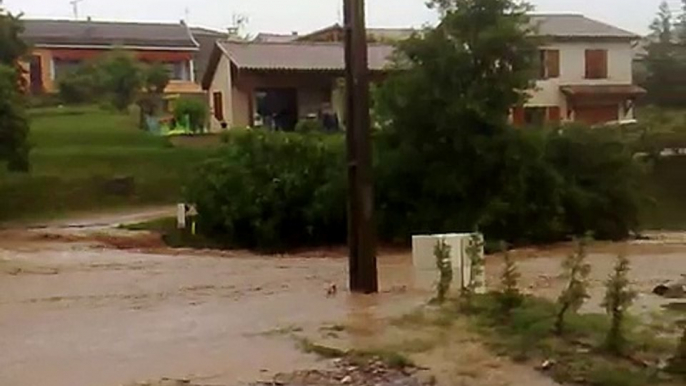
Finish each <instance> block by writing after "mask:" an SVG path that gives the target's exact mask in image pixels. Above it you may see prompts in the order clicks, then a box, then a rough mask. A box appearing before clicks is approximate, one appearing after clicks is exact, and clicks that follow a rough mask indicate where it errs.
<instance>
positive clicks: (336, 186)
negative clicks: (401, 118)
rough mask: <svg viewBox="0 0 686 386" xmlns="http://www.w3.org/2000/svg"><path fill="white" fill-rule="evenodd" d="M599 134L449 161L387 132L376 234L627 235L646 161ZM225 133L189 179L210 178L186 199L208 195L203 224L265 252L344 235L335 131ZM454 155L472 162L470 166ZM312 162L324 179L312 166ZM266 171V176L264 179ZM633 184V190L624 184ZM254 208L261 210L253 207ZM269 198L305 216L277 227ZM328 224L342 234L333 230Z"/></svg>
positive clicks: (381, 139)
mask: <svg viewBox="0 0 686 386" xmlns="http://www.w3.org/2000/svg"><path fill="white" fill-rule="evenodd" d="M598 136H599V134H588V135H586V134H583V135H582V134H578V133H576V131H575V130H571V131H565V132H564V133H552V132H544V131H530V132H523V131H517V130H509V131H507V132H503V133H501V134H499V135H498V136H495V137H490V140H487V138H483V140H481V139H480V140H479V146H478V148H477V149H472V150H473V151H475V152H472V150H470V151H466V152H465V149H464V148H463V147H459V146H457V145H455V146H454V147H446V148H445V149H444V150H442V151H446V152H450V153H451V154H453V157H454V158H452V159H450V160H445V161H444V162H438V161H437V160H436V161H434V160H430V161H431V162H427V163H422V162H420V160H419V159H418V158H413V157H412V155H413V154H416V148H415V147H413V146H404V145H403V146H401V147H396V148H392V146H393V142H392V141H393V139H392V137H390V136H386V135H385V134H384V133H378V134H377V136H376V138H375V141H376V145H377V146H376V149H377V151H376V160H375V164H376V165H375V169H376V170H375V173H376V201H377V203H376V207H377V213H376V215H377V221H378V227H379V230H380V236H381V238H382V239H383V240H386V241H401V242H406V241H407V240H409V239H410V236H411V235H412V234H417V233H441V232H455V231H465V232H470V231H472V230H473V229H475V228H479V229H480V231H482V232H483V233H484V234H485V235H486V236H487V237H489V238H491V239H493V238H501V239H504V240H508V241H510V242H515V243H531V242H545V241H553V240H561V239H565V238H567V237H569V236H570V235H584V234H585V233H586V232H587V231H593V232H595V234H596V235H597V236H598V237H600V238H602V237H612V238H619V237H624V236H626V235H627V233H628V232H629V231H630V230H633V229H635V227H636V226H637V224H638V220H637V218H636V217H637V216H638V205H639V204H640V199H639V198H640V195H639V190H638V186H637V185H638V182H637V179H638V177H639V175H640V173H639V172H640V170H639V167H638V166H637V165H636V164H635V161H634V160H633V159H632V158H631V157H630V156H625V147H624V145H622V144H621V143H614V142H603V141H602V138H599V137H598ZM601 137H602V136H601ZM224 141H225V142H226V144H225V149H224V150H223V152H222V153H221V154H220V155H218V156H217V157H216V158H215V159H214V160H212V161H211V162H209V163H208V165H206V166H205V167H204V168H203V169H202V170H201V171H200V172H199V173H198V175H197V181H196V184H195V187H193V190H194V191H198V192H200V187H204V186H209V187H208V193H207V195H202V194H200V193H197V196H191V197H189V199H191V200H198V199H200V200H202V201H203V202H204V206H202V207H201V208H200V211H201V212H202V213H205V214H207V216H208V217H203V218H202V219H201V220H200V222H201V224H203V223H206V224H207V225H208V228H205V229H206V230H207V231H209V232H211V233H213V234H215V235H216V236H217V237H223V236H225V235H228V236H229V239H230V240H233V239H241V240H246V241H247V244H244V243H242V242H239V243H238V245H239V246H253V247H261V248H267V249H268V248H270V247H271V246H277V247H278V248H282V247H284V246H297V245H298V243H299V242H303V243H305V244H312V243H325V242H327V241H331V240H340V241H342V240H345V234H346V205H345V188H346V185H345V182H346V173H345V166H344V164H343V159H344V156H343V155H344V153H345V150H344V141H342V140H341V138H340V137H339V136H331V137H329V136H325V135H311V134H308V135H307V136H305V135H302V134H298V133H290V134H284V133H273V132H261V131H259V132H256V131H246V130H241V129H234V130H230V131H229V132H228V133H227V134H226V135H225V137H224ZM408 145H409V144H408ZM601 150H602V151H601ZM462 152H465V153H462ZM292 154H296V156H293V155H292ZM324 154H329V157H328V158H327V157H325V156H324ZM332 154H335V156H332ZM478 154H497V155H498V156H497V157H496V156H492V157H491V156H489V157H479V156H478ZM584 154H587V155H584ZM437 157H438V155H437ZM455 159H458V160H462V159H471V160H472V161H471V162H470V163H469V164H468V165H465V164H466V163H464V162H460V161H457V160H455ZM407 160H412V162H407ZM264 163H267V164H268V165H267V164H264ZM313 168H314V169H315V170H317V171H318V172H317V173H325V174H326V178H323V177H321V178H320V177H317V178H314V177H313V176H312V175H310V174H306V172H307V173H309V172H310V171H311V170H313ZM469 169H472V170H471V171H470V170H469ZM475 171H476V172H475ZM267 176H268V177H269V178H270V179H268V180H266V179H265V178H267ZM231 181H234V182H231ZM272 181H279V183H281V184H283V183H284V181H288V189H289V190H288V192H286V193H288V194H291V193H293V194H296V190H297V192H300V190H298V189H303V190H307V191H308V193H307V194H305V193H304V192H300V193H297V195H304V196H307V197H312V198H311V199H309V200H305V199H299V200H296V199H294V198H292V197H291V196H288V195H284V194H285V193H284V194H281V193H279V191H274V190H275V189H276V188H277V187H276V186H272V185H273V184H272ZM224 184H231V185H230V187H228V186H227V187H226V190H221V189H220V188H219V186H224ZM265 184H266V185H267V187H268V188H265V187H264V185H265ZM305 187H306V188H305ZM628 187H631V190H624V189H627V188H628ZM222 189H224V188H222ZM281 189H286V188H285V187H281ZM634 189H635V190H634ZM212 192H214V193H212ZM255 192H264V194H260V195H259V196H257V197H258V201H259V202H258V205H259V208H255V207H254V205H253V204H251V202H253V201H254V198H255V197H256V196H254V195H255V194H256V193H255ZM236 197H238V201H235V202H241V203H242V204H241V206H239V207H238V208H239V209H240V213H239V212H234V209H231V211H229V212H222V211H221V210H218V208H222V207H223V206H224V205H225V202H226V201H227V200H231V201H232V202H234V200H235V199H236ZM251 200H252V201H251ZM232 205H233V204H232ZM251 206H252V207H253V209H254V210H252V211H248V209H249V208H250V207H251ZM267 207H272V208H287V210H288V211H289V212H298V211H299V212H300V213H306V214H307V216H308V217H307V221H305V222H298V221H300V220H297V221H295V222H293V227H286V228H287V229H286V231H278V230H277V229H282V228H280V225H277V224H279V223H281V222H283V221H287V220H288V219H290V218H291V217H292V215H290V214H284V213H282V212H280V211H277V210H267V209H266V208H267ZM235 210H238V209H235ZM293 216H294V215H293ZM222 217H223V219H222ZM232 223H234V225H230V224H232ZM318 223H324V224H325V226H324V228H323V229H327V232H324V233H317V232H314V233H308V232H305V231H303V230H302V229H301V230H299V231H298V232H304V233H306V234H307V235H308V237H301V236H298V237H291V234H292V233H291V232H293V231H294V228H295V227H297V226H299V225H297V224H303V225H302V226H305V227H307V226H312V225H311V224H318ZM217 224H223V225H221V226H220V225H217ZM245 224H249V226H246V225H245ZM308 224H309V225H308ZM261 227H264V228H265V229H259V228H261ZM234 228H236V229H234ZM303 229H304V228H303ZM333 229H336V230H337V232H338V234H337V235H332V234H330V233H328V232H330V230H333ZM223 232H224V233H223ZM237 232H238V233H237ZM222 233H223V234H222ZM264 234H270V237H265V236H264ZM258 235H259V236H258ZM239 236H240V237H239Z"/></svg>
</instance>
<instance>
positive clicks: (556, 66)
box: [546, 50, 560, 78]
mask: <svg viewBox="0 0 686 386" xmlns="http://www.w3.org/2000/svg"><path fill="white" fill-rule="evenodd" d="M546 67H547V68H548V78H559V77H560V51H559V50H548V51H547V54H546Z"/></svg>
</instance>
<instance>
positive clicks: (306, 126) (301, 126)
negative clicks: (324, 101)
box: [295, 119, 324, 134]
mask: <svg viewBox="0 0 686 386" xmlns="http://www.w3.org/2000/svg"><path fill="white" fill-rule="evenodd" d="M295 131H296V133H303V134H305V133H321V132H323V131H324V126H323V125H322V123H321V122H320V121H319V119H302V120H300V121H298V124H297V125H295Z"/></svg>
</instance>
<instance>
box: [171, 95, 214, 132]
mask: <svg viewBox="0 0 686 386" xmlns="http://www.w3.org/2000/svg"><path fill="white" fill-rule="evenodd" d="M207 111H208V110H207V104H206V103H205V101H203V100H201V99H199V98H180V99H179V100H177V101H176V102H175V103H174V118H175V119H176V121H177V122H183V121H184V120H185V119H186V117H188V123H189V124H190V129H191V130H192V131H193V132H202V131H203V130H204V129H205V123H206V122H207Z"/></svg>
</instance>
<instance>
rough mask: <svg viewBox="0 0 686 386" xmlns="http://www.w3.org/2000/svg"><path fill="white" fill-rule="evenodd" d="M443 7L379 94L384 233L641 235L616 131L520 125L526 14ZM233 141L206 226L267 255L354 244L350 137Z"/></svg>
mask: <svg viewBox="0 0 686 386" xmlns="http://www.w3.org/2000/svg"><path fill="white" fill-rule="evenodd" d="M437 3H440V4H435V5H436V6H439V7H440V9H441V12H442V15H443V20H442V22H441V23H440V25H439V26H438V27H436V28H435V29H431V30H427V31H425V32H424V33H423V34H422V35H417V36H414V37H412V38H411V39H409V40H407V41H405V42H402V43H401V44H400V45H399V49H398V52H397V62H396V64H397V66H399V67H401V68H402V71H397V72H394V73H392V74H390V76H389V77H388V78H387V79H386V80H385V82H384V83H383V84H382V85H381V86H380V87H379V88H378V90H377V92H376V93H375V97H376V99H375V103H374V106H375V114H374V115H375V117H377V119H378V122H377V125H376V127H377V128H378V130H377V132H376V133H375V136H374V142H375V143H374V145H375V160H374V162H375V165H374V167H375V184H376V187H375V192H376V208H377V213H376V217H377V221H378V229H379V235H380V236H381V238H382V239H384V240H387V241H401V242H407V241H408V240H409V239H410V236H411V235H412V234H418V233H439V232H471V231H474V230H475V229H478V230H479V231H481V232H482V233H484V234H485V236H486V237H487V238H489V239H491V240H493V239H495V240H507V241H510V242H514V243H530V242H545V241H552V240H560V239H564V238H566V237H568V236H569V235H584V234H585V233H586V232H589V231H590V232H592V233H594V235H595V236H596V237H598V238H612V239H614V238H622V237H626V236H627V235H628V233H629V232H630V231H632V230H635V229H636V228H637V226H638V220H637V218H638V206H639V204H640V189H639V188H640V183H639V176H640V168H639V167H638V165H637V163H636V162H635V161H634V159H633V158H632V152H631V151H630V150H629V148H628V147H627V146H626V144H625V142H624V140H623V138H622V137H621V136H620V135H618V134H617V132H616V130H613V129H596V130H589V129H588V128H583V127H569V128H567V127H565V128H560V130H550V129H539V130H536V129H531V130H515V129H513V128H512V127H510V125H509V124H508V117H509V112H510V109H511V107H512V106H515V105H517V104H519V103H521V102H523V101H524V100H525V99H526V95H525V93H524V92H523V91H522V90H525V89H527V88H529V86H530V81H531V79H532V74H533V73H534V71H533V69H534V68H535V64H534V62H533V58H534V57H535V55H534V52H536V44H535V42H534V41H532V40H531V39H530V37H529V35H528V31H527V30H526V29H525V28H522V26H523V25H527V18H526V11H527V10H528V7H526V6H523V5H520V3H519V2H515V1H510V0H483V1H476V0H446V1H440V2H437ZM475 31H476V32H478V33H475ZM227 138H229V141H230V142H231V143H230V146H227V149H225V150H224V151H223V153H222V154H220V155H219V156H218V157H217V158H216V159H215V160H213V161H212V162H210V163H209V164H207V165H205V167H203V168H202V169H201V170H200V171H199V173H198V179H197V182H196V186H195V187H193V191H194V192H195V194H191V195H190V196H189V199H190V200H193V201H197V202H198V203H199V210H200V217H201V218H200V222H201V225H203V226H204V227H206V228H205V229H206V230H207V231H209V232H211V233H213V234H215V235H218V237H224V238H225V240H228V241H229V242H231V243H234V244H238V245H241V246H260V247H266V248H270V247H281V246H284V245H298V244H299V243H301V242H307V243H322V242H327V241H332V240H340V241H342V240H345V229H346V224H345V207H346V205H345V185H344V182H345V173H346V170H345V166H344V164H343V163H342V162H343V156H342V154H343V153H344V150H343V141H341V140H339V139H333V138H332V139H322V137H320V136H316V135H314V136H311V135H305V134H298V133H295V134H290V135H283V134H279V133H276V134H270V133H264V132H252V133H240V134H238V135H234V134H232V133H229V134H228V137H227ZM335 138H338V137H335ZM201 188H202V189H205V190H206V191H207V192H205V193H203V190H202V189H201ZM322 192H325V193H326V194H324V193H322ZM313 207H314V208H317V210H316V211H313V210H312V208H313ZM331 232H337V233H331Z"/></svg>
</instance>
